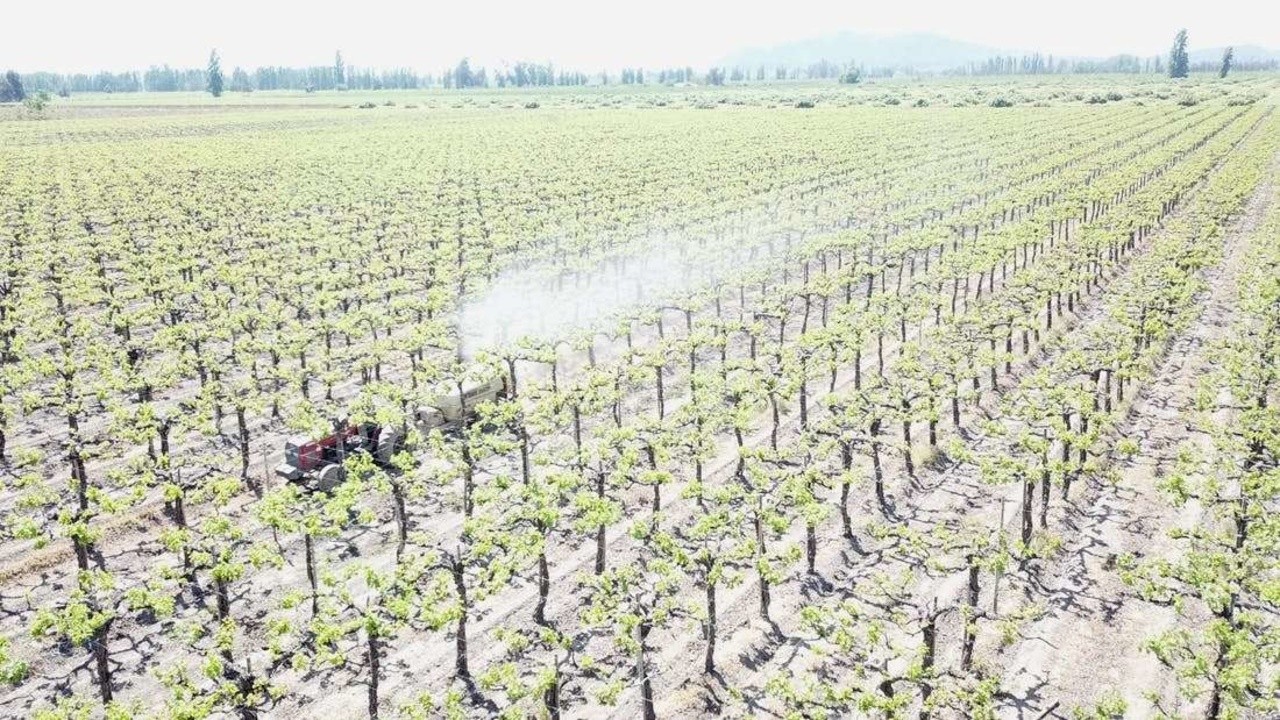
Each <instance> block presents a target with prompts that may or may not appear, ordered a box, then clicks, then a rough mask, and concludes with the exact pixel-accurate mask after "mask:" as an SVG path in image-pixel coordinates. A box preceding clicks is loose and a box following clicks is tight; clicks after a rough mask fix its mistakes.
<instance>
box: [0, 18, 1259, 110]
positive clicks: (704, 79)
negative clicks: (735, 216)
mask: <svg viewBox="0 0 1280 720" xmlns="http://www.w3.org/2000/svg"><path fill="white" fill-rule="evenodd" d="M1276 69H1280V63H1278V62H1277V61H1276V60H1265V61H1260V60H1253V61H1247V62H1244V61H1240V60H1238V59H1236V58H1235V57H1234V53H1233V50H1232V48H1227V49H1226V51H1225V53H1224V56H1223V58H1222V60H1221V61H1201V62H1197V63H1191V62H1190V60H1189V56H1188V54H1187V31H1186V30H1185V29H1184V30H1180V31H1179V32H1178V34H1177V35H1176V36H1175V38H1174V44H1173V48H1172V49H1171V50H1170V53H1169V58H1168V60H1167V61H1166V59H1165V58H1164V57H1162V56H1158V55H1156V56H1150V57H1140V56H1136V55H1116V56H1113V57H1110V58H1106V59H1103V60H1078V59H1066V58H1056V59H1055V58H1054V56H1053V55H1044V54H1041V53H1031V54H1026V55H1020V56H1015V55H999V56H994V57H990V58H988V59H986V60H983V61H981V62H971V63H968V64H967V65H963V66H959V67H955V68H952V69H950V70H947V71H944V72H942V73H940V74H942V75H1047V74H1075V73H1135V74H1165V73H1168V75H1169V76H1170V77H1174V78H1178V77H1186V76H1187V74H1188V73H1190V72H1217V73H1218V74H1219V76H1220V77H1226V75H1227V73H1228V72H1230V71H1231V70H1255V71H1256V70H1276ZM900 72H901V73H907V74H912V73H915V72H916V70H915V69H914V68H911V67H909V66H906V67H863V66H861V65H858V64H856V63H853V62H847V63H843V64H840V63H836V62H832V61H831V60H827V59H825V58H824V59H821V60H818V61H817V62H813V63H809V64H807V65H803V66H786V65H781V64H779V65H772V66H769V65H759V66H755V67H747V66H744V65H735V66H731V67H730V66H712V67H710V68H708V69H707V70H705V71H703V72H698V71H695V70H694V68H692V67H689V66H685V67H672V68H664V69H659V70H656V71H653V70H649V71H646V70H645V69H644V68H641V67H624V68H622V70H621V71H620V72H618V73H616V74H615V73H610V72H609V71H601V72H599V73H596V74H593V75H589V74H587V73H585V72H582V71H580V70H573V69H566V68H559V69H557V68H556V67H554V66H553V65H552V64H551V63H535V62H528V61H521V62H516V63H515V64H514V65H512V64H503V65H502V66H501V67H500V68H496V69H493V70H490V69H488V68H485V67H480V66H476V65H473V64H472V63H471V61H470V59H469V58H462V59H461V60H459V61H458V63H457V64H456V65H454V66H453V67H450V68H445V69H444V70H442V71H440V72H439V74H432V73H419V72H417V71H416V70H413V69H412V68H407V67H401V68H393V69H374V68H362V67H356V66H354V65H348V64H347V63H346V62H345V60H344V59H343V57H342V52H341V51H339V52H337V53H335V54H334V61H333V63H332V64H330V65H311V66H306V67H286V66H282V65H273V66H265V67H257V68H253V69H252V70H249V69H245V68H243V67H240V66H235V67H233V68H232V70H231V73H230V75H229V76H226V75H225V74H224V73H223V71H222V68H221V58H219V57H218V56H217V51H216V50H215V51H214V52H213V53H212V54H211V55H210V63H209V66H208V67H206V68H174V67H171V66H169V65H167V64H165V65H152V66H151V67H149V68H147V69H146V70H144V71H141V72H139V71H126V72H99V73H94V74H87V73H70V74H60V73H50V72H34V73H27V74H24V75H19V74H18V73H15V72H13V71H9V73H8V74H7V75H6V76H5V78H3V79H0V102H20V101H22V100H23V98H24V97H25V91H24V90H23V88H32V89H35V90H37V91H40V90H43V91H47V92H56V93H58V94H59V95H62V96H66V95H69V94H70V93H73V92H108V93H112V92H200V91H209V92H210V93H212V94H214V95H221V94H222V92H223V91H224V90H225V91H230V92H253V91H255V90H304V91H307V92H312V91H317V90H348V89H350V90H384V89H385V90H415V89H420V88H431V87H443V88H446V89H465V88H486V87H499V88H504V87H546V86H579V85H591V84H596V85H609V84H613V83H619V84H622V85H645V84H649V83H656V84H659V85H672V84H684V83H690V84H704V85H724V84H725V83H748V82H766V81H780V80H831V79H838V80H839V81H841V82H845V83H848V82H858V81H859V80H860V79H861V78H863V77H892V76H893V75H895V74H897V73H900ZM10 76H12V78H10ZM215 90H216V91H215Z"/></svg>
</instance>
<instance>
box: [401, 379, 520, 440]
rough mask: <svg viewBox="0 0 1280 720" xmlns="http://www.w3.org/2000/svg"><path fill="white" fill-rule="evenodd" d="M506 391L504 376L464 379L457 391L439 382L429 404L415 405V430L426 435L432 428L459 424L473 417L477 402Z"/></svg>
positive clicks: (493, 399)
mask: <svg viewBox="0 0 1280 720" xmlns="http://www.w3.org/2000/svg"><path fill="white" fill-rule="evenodd" d="M506 390H507V386H506V382H505V379H504V378H501V377H496V378H490V379H488V380H468V381H465V382H463V383H462V388H461V392H459V389H458V386H457V385H441V386H439V387H437V388H436V392H435V397H434V400H433V401H432V403H431V404H430V405H423V406H421V407H419V408H418V412H417V418H416V419H417V424H418V431H419V432H421V433H422V434H423V435H426V434H427V433H429V432H431V431H432V430H435V429H436V428H457V427H461V426H462V425H463V424H464V423H465V422H466V421H467V420H470V419H472V418H474V417H475V414H476V408H477V407H478V406H479V405H481V404H483V403H489V402H497V400H498V398H501V397H506Z"/></svg>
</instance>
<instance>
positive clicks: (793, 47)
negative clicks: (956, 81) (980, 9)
mask: <svg viewBox="0 0 1280 720" xmlns="http://www.w3.org/2000/svg"><path fill="white" fill-rule="evenodd" d="M1008 54H1018V55H1020V54H1022V53H1021V52H1018V51H1009V50H1002V49H1000V48H994V47H989V46H986V45H979V44H977V43H970V42H964V41H962V40H952V39H951V38H947V37H943V36H941V35H933V34H929V33H912V34H907V35H875V34H871V33H859V32H851V31H846V32H840V33H837V34H835V35H828V36H826V37H820V38H811V39H807V40H797V41H794V42H789V43H784V44H782V45H777V46H774V47H771V48H749V49H746V50H742V51H739V52H736V53H734V54H732V55H730V56H728V57H726V58H725V59H724V60H723V61H721V63H720V64H721V65H725V66H729V67H733V66H742V67H759V66H761V65H764V66H767V67H774V66H777V65H785V66H787V67H803V66H805V65H809V64H810V63H816V62H818V61H819V60H829V61H831V62H833V63H836V64H844V63H846V62H850V61H852V62H856V63H858V64H859V65H862V66H864V67H906V66H910V67H913V68H915V69H917V70H946V69H950V68H954V67H956V66H959V65H964V64H966V63H970V62H981V61H983V60H986V59H987V58H990V57H992V56H994V55H1008ZM1219 55H1221V53H1219Z"/></svg>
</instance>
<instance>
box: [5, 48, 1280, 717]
mask: <svg viewBox="0 0 1280 720" xmlns="http://www.w3.org/2000/svg"><path fill="white" fill-rule="evenodd" d="M1278 101H1280V76H1276V75H1275V74H1274V73H1271V74H1268V73H1251V72H1240V73H1235V74H1232V75H1231V76H1230V79H1225V78H1224V79H1219V78H1217V77H1216V76H1215V77H1212V78H1211V77H1208V76H1207V75H1206V76H1204V77H1201V76H1199V75H1197V76H1194V77H1193V78H1192V79H1183V80H1178V81H1173V80H1169V79H1167V78H1152V77H1147V76H1136V75H1135V76H1132V77H1130V76H1125V75H1056V76H1050V77H1046V78H1044V79H1041V78H1039V77H1031V76H1028V77H998V78H926V79H918V78H893V79H878V80H875V81H868V82H862V83H859V84H857V85H839V84H836V83H834V82H833V83H827V84H819V83H816V82H815V83H781V82H780V83H762V84H759V85H732V84H731V85H729V86H726V87H679V86H677V87H671V86H658V85H652V86H646V87H636V86H607V87H584V88H574V89H567V88H566V89H545V90H537V91H531V90H524V89H520V90H517V89H514V88H509V89H493V90H489V89H476V90H474V91H470V90H468V91H445V90H432V91H428V90H423V91H370V92H362V91H347V92H336V91H335V92H318V93H288V92H258V93H229V94H227V95H226V96H224V97H222V98H216V99H215V98H212V97H209V96H207V95H199V96H197V95H195V94H184V93H160V94H156V93H137V94H120V95H115V96H112V95H92V94H85V95H77V96H74V97H71V98H69V99H67V100H65V101H62V102H57V103H54V104H53V105H52V106H51V108H50V109H49V111H48V112H47V113H46V114H45V115H44V116H42V117H39V118H36V117H32V116H31V114H30V113H27V112H25V111H23V110H22V109H20V108H13V107H7V106H0V717H3V718H36V719H38V720H61V719H67V720H71V719H77V720H79V719H81V718H108V719H110V720H122V719H124V718H157V719H158V718H166V719H168V718H172V719H176V720H201V719H203V718H219V719H221V718H236V719H239V720H252V719H255V718H264V719H265V718H281V719H295V718H364V717H371V718H384V719H385V718H404V719H419V718H422V719H425V718H458V719H461V718H492V717H502V718H512V719H514V718H554V719H556V720H559V718H619V719H621V718H644V720H656V719H657V718H663V719H668V718H705V717H725V718H748V717H751V718H755V717H762V718H787V719H788V720H790V719H800V718H806V719H808V718H815V719H816V718H829V719H833V720H834V719H835V718H874V719H899V718H902V719H906V718H912V719H915V718H920V719H922V720H939V719H941V720H950V719H967V718H990V719H996V718H999V719H1001V720H1003V719H1006V718H1008V719H1015V718H1016V719H1018V720H1048V719H1050V718H1055V719H1057V720H1115V719H1119V718H1209V719H1210V720H1219V719H1222V720H1226V719H1228V718H1235V719H1239V720H1265V719H1267V718H1278V717H1280V414H1278V412H1277V408H1280V113H1278V112H1276V106H1277V102H1278ZM326 438H328V439H326ZM333 438H338V439H337V440H334V439H333ZM344 438H348V439H349V440H348V439H344ZM326 443H327V444H326ZM311 463H314V465H312V464H311ZM286 475H287V476H288V477H286Z"/></svg>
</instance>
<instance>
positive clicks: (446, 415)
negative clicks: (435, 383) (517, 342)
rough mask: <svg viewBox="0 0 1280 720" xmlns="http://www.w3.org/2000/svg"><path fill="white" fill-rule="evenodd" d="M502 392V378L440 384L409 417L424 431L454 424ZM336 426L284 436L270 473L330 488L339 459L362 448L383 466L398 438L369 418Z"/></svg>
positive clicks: (340, 476) (338, 475)
mask: <svg viewBox="0 0 1280 720" xmlns="http://www.w3.org/2000/svg"><path fill="white" fill-rule="evenodd" d="M505 394H506V382H505V378H494V379H492V380H488V381H484V382H466V383H463V385H462V387H461V388H458V387H457V386H452V387H442V388H441V390H440V392H439V393H438V394H437V396H436V397H435V399H434V401H433V402H432V404H431V405H426V406H423V407H420V408H418V410H417V412H416V413H415V417H414V421H415V424H416V425H417V428H418V430H419V431H420V432H422V433H423V434H424V435H425V434H426V433H428V432H430V431H431V430H434V429H436V428H453V427H458V426H460V425H462V424H463V423H464V422H465V421H467V420H468V419H470V418H471V417H474V414H475V408H476V406H477V405H479V404H481V403H485V402H493V401H495V400H497V399H498V398H500V397H503V396H505ZM340 427H341V429H340V430H338V431H336V432H334V433H332V434H330V435H326V436H324V437H322V438H320V439H319V440H311V439H308V438H306V437H302V436H296V437H292V438H289V439H288V440H287V441H286V442H285V445H284V462H282V463H280V464H279V465H277V466H276V475H279V476H280V477H282V478H284V479H286V480H288V481H290V482H296V483H302V484H303V485H305V486H306V487H307V488H309V489H312V490H319V491H321V492H331V491H333V489H334V488H336V487H337V486H338V484H339V483H341V482H342V481H343V480H344V479H345V478H346V469H345V468H344V467H343V462H345V461H346V459H347V457H348V456H349V455H351V454H353V453H357V452H368V453H370V454H372V455H373V459H374V460H375V461H377V462H378V463H379V464H382V465H387V464H389V463H390V462H391V457H392V456H393V455H395V453H396V452H397V451H398V450H399V449H400V444H401V442H402V441H403V440H404V438H403V437H402V436H401V433H400V431H399V429H397V428H385V427H381V426H378V425H374V424H371V423H366V424H362V425H353V424H345V425H340Z"/></svg>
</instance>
